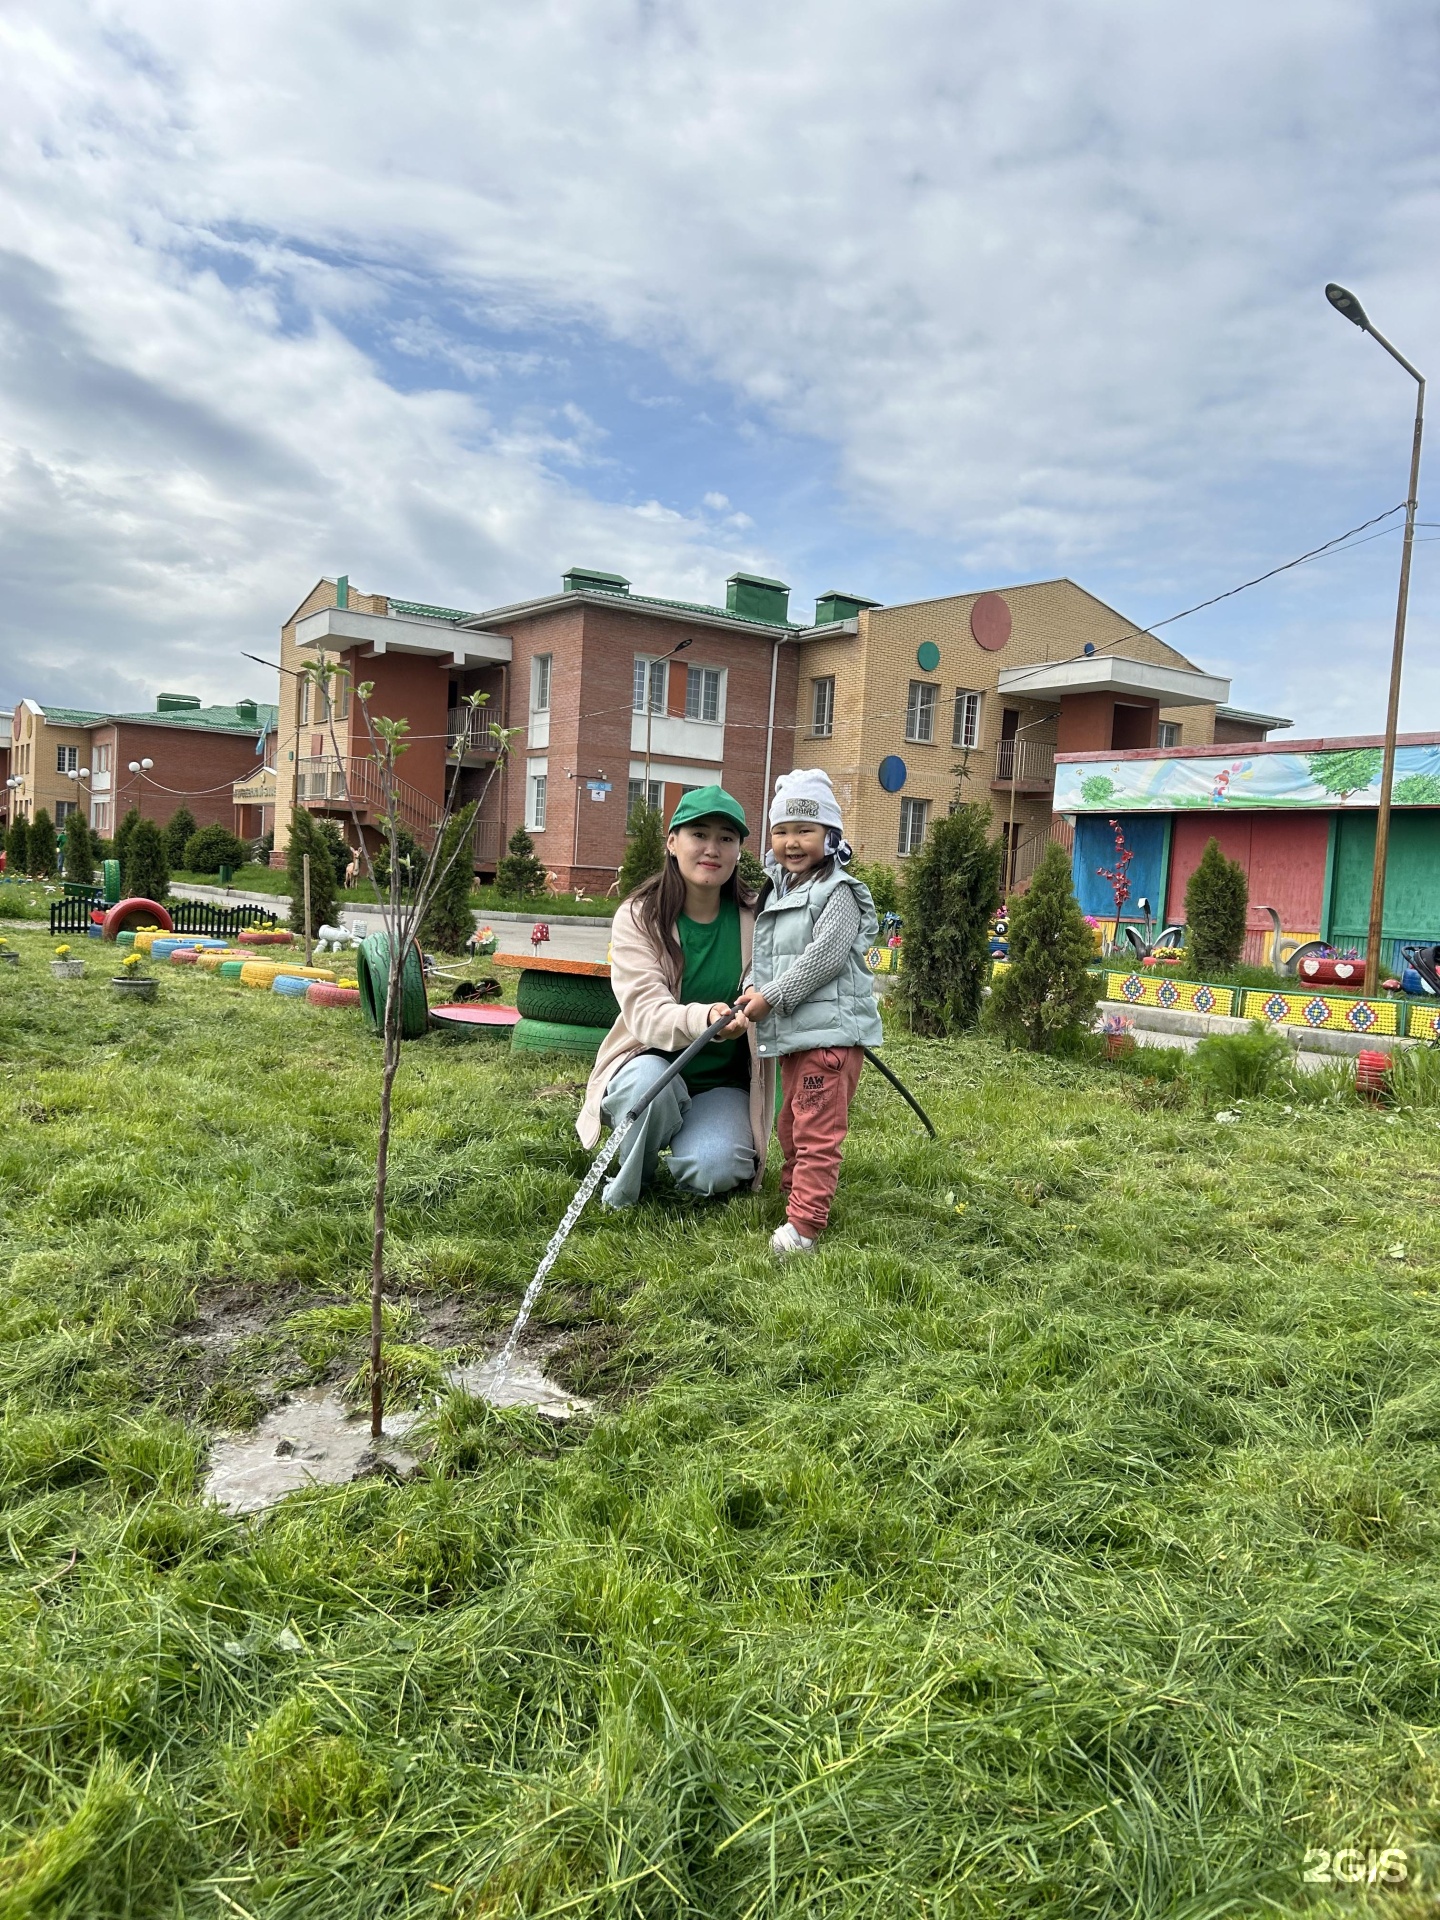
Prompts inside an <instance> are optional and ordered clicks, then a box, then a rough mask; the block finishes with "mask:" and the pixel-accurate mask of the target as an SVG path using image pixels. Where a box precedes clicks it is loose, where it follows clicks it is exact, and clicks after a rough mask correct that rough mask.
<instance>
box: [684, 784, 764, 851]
mask: <svg viewBox="0 0 1440 1920" xmlns="http://www.w3.org/2000/svg"><path fill="white" fill-rule="evenodd" d="M710 819H719V820H729V821H731V822H733V824H734V825H735V826H737V827H738V828H739V829H740V838H741V839H742V840H744V839H746V838H747V837H748V835H749V832H750V828H749V825H748V824H747V822H746V819H745V809H744V808H743V807H742V806H741V804H740V802H739V801H738V800H737V799H736V798H735V796H734V794H733V793H727V792H726V791H725V789H724V787H695V788H693V789H692V790H691V791H690V792H689V793H686V794H682V795H681V797H680V804H679V806H678V807H676V809H675V811H674V813H672V814H671V816H670V831H671V833H673V832H674V831H675V829H676V827H683V826H685V825H686V824H687V823H688V822H689V821H691V820H710Z"/></svg>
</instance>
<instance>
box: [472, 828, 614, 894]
mask: <svg viewBox="0 0 1440 1920" xmlns="http://www.w3.org/2000/svg"><path fill="white" fill-rule="evenodd" d="M622 871H623V869H622ZM495 891H496V892H497V893H498V894H499V895H500V896H501V898H502V899H509V900H531V899H534V898H536V897H537V896H538V895H540V894H542V893H544V891H545V867H544V863H543V862H542V861H540V860H537V859H536V857H535V842H534V841H533V840H532V839H531V838H530V836H529V834H528V833H527V832H526V831H525V829H524V827H516V829H515V831H514V832H513V833H512V834H511V836H510V843H509V846H508V847H507V849H506V853H505V858H504V859H503V860H502V861H501V862H500V864H499V865H498V866H497V867H496V869H495Z"/></svg>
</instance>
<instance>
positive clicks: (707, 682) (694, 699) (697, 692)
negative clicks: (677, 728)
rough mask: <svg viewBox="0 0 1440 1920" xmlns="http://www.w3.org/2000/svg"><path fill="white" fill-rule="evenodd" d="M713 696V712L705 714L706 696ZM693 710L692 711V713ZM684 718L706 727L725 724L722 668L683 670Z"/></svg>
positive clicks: (723, 672) (707, 702) (690, 668)
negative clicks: (696, 721)
mask: <svg viewBox="0 0 1440 1920" xmlns="http://www.w3.org/2000/svg"><path fill="white" fill-rule="evenodd" d="M710 694H713V695H714V703H713V704H714V709H715V710H714V712H713V713H707V712H706V711H705V708H706V706H707V705H708V704H710V703H709V701H708V699H707V696H708V695H710ZM692 709H693V711H692ZM685 718H686V719H687V720H698V721H700V722H701V724H702V725H704V726H707V727H723V726H724V724H725V669H724V668H723V667H692V666H689V665H687V666H686V668H685Z"/></svg>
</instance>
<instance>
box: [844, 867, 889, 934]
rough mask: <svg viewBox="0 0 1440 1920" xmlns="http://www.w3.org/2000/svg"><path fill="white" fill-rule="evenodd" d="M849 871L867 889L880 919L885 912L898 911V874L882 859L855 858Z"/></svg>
mask: <svg viewBox="0 0 1440 1920" xmlns="http://www.w3.org/2000/svg"><path fill="white" fill-rule="evenodd" d="M850 871H851V873H852V874H854V876H855V878H856V879H857V880H858V881H859V882H860V884H861V886H862V887H866V888H868V889H869V892H870V898H871V899H872V900H873V901H874V902H875V912H876V914H877V915H878V916H879V918H880V919H881V920H883V919H884V918H885V916H886V914H887V913H896V914H898V913H899V912H900V876H899V874H898V873H897V872H896V871H895V869H894V867H891V866H887V865H886V863H885V862H884V861H883V860H870V861H862V860H857V861H855V862H854V864H853V865H852V866H851V868H850Z"/></svg>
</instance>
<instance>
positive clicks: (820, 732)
mask: <svg viewBox="0 0 1440 1920" xmlns="http://www.w3.org/2000/svg"><path fill="white" fill-rule="evenodd" d="M810 731H811V733H812V734H813V735H814V736H815V738H816V739H817V740H828V739H829V738H830V736H831V734H833V733H834V731H835V676H834V674H833V673H832V674H828V675H827V676H826V677H825V679H823V680H812V681H811V682H810Z"/></svg>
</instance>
